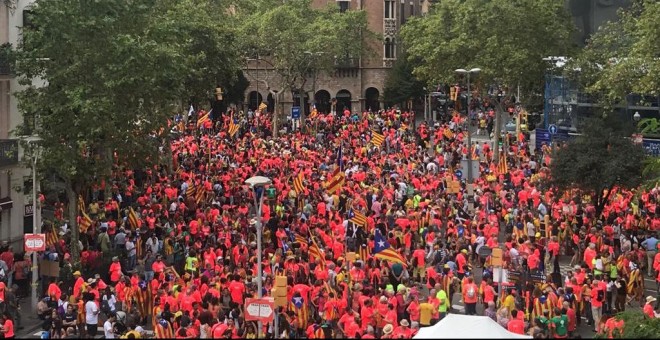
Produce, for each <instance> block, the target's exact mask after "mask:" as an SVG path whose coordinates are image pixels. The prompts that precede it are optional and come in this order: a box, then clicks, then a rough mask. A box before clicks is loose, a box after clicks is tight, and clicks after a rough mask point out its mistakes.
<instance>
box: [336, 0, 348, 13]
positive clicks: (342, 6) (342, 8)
mask: <svg viewBox="0 0 660 340" xmlns="http://www.w3.org/2000/svg"><path fill="white" fill-rule="evenodd" d="M337 4H338V5H339V12H341V13H344V12H346V11H348V10H349V9H350V7H351V1H350V0H339V1H337Z"/></svg>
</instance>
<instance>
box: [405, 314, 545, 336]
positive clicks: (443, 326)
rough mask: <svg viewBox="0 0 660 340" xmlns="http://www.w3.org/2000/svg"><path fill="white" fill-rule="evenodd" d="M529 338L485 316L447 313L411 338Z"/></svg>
mask: <svg viewBox="0 0 660 340" xmlns="http://www.w3.org/2000/svg"><path fill="white" fill-rule="evenodd" d="M479 338H481V339H486V338H489V339H531V338H532V337H531V336H529V335H520V334H516V333H511V332H509V331H508V330H506V329H504V328H503V327H502V326H500V325H499V324H498V323H497V322H495V321H493V319H491V318H489V317H487V316H472V315H462V314H447V316H445V318H444V319H442V320H441V321H440V322H438V323H437V324H435V325H434V326H431V327H423V328H420V329H419V332H417V335H415V336H414V337H413V339H479Z"/></svg>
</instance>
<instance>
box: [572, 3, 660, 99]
mask: <svg viewBox="0 0 660 340" xmlns="http://www.w3.org/2000/svg"><path fill="white" fill-rule="evenodd" d="M658 17H660V2H658V1H655V0H633V4H632V6H631V7H629V8H627V9H625V10H621V11H620V12H619V20H617V21H613V22H608V23H607V24H605V25H604V26H603V27H601V28H600V29H599V30H598V32H596V33H594V35H593V36H592V38H591V39H590V40H589V41H588V43H587V46H586V47H585V48H584V50H583V51H582V53H580V54H579V55H578V57H577V58H575V60H574V61H572V63H571V66H572V67H570V68H569V69H571V70H579V71H577V72H576V73H574V74H572V75H573V76H574V79H576V80H578V82H579V83H580V85H582V86H583V88H584V89H585V90H586V91H587V92H588V93H590V94H592V95H594V96H595V97H596V98H597V99H598V100H599V102H600V103H601V104H603V105H604V106H606V107H612V106H614V105H616V104H619V103H622V102H624V101H625V100H626V96H628V94H630V93H638V94H643V95H654V96H658V95H660V78H658V76H657V75H658V74H660V58H659V56H660V42H659V41H658V37H659V36H660V20H658Z"/></svg>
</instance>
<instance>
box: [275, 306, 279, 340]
mask: <svg viewBox="0 0 660 340" xmlns="http://www.w3.org/2000/svg"><path fill="white" fill-rule="evenodd" d="M279 309H280V308H279V307H275V321H274V322H275V325H273V333H274V334H273V338H275V339H279V338H280V334H279V333H280V318H279V316H280V311H279Z"/></svg>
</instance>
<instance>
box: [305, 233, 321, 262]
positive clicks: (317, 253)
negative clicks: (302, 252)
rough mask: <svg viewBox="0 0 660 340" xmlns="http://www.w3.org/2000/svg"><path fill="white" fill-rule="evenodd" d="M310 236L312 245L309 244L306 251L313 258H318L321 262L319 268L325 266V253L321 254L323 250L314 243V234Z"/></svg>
mask: <svg viewBox="0 0 660 340" xmlns="http://www.w3.org/2000/svg"><path fill="white" fill-rule="evenodd" d="M311 238H312V245H311V246H309V249H308V252H309V256H311V257H312V258H315V259H319V260H320V262H321V268H325V255H324V254H323V250H321V248H319V245H318V244H316V240H315V239H314V236H313V235H312V236H311Z"/></svg>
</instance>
